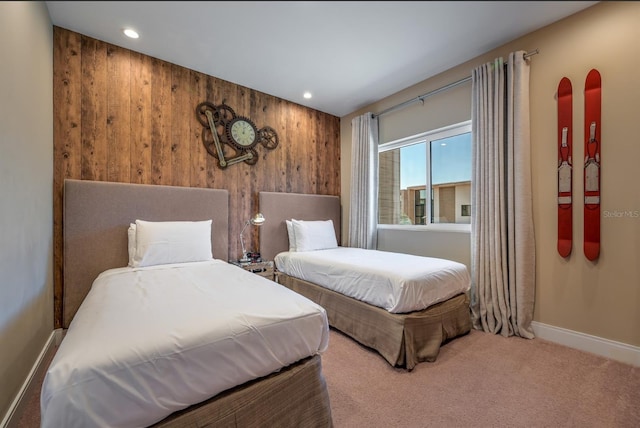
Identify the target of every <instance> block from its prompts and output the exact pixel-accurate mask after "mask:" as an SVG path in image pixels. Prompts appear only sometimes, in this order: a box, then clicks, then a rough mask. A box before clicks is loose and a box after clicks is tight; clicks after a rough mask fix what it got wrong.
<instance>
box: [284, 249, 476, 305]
mask: <svg viewBox="0 0 640 428" xmlns="http://www.w3.org/2000/svg"><path fill="white" fill-rule="evenodd" d="M275 263H276V267H277V269H278V271H279V272H281V273H284V274H286V275H289V276H293V277H296V278H299V279H302V280H305V281H309V282H312V283H315V284H319V285H322V286H323V287H326V288H328V289H330V290H333V291H336V292H338V293H341V294H344V295H345V296H349V297H353V298H354V299H357V300H360V301H362V302H366V303H369V304H371V305H373V306H377V307H380V308H382V309H385V310H387V311H389V312H390V313H396V314H397V313H407V312H413V311H419V310H422V309H426V308H428V307H429V306H432V305H434V304H436V303H440V302H443V301H445V300H448V299H450V298H451V297H454V296H456V295H458V294H461V293H466V292H468V291H469V284H470V277H469V272H468V270H467V267H466V266H465V265H463V264H462V263H458V262H455V261H452V260H445V259H439V258H433V257H420V256H414V255H410V254H401V253H391V252H386V251H378V250H365V249H362V248H349V247H336V248H329V249H322V250H316V251H304V252H291V251H284V252H281V253H279V254H278V255H276V257H275Z"/></svg>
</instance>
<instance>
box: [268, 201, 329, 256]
mask: <svg viewBox="0 0 640 428" xmlns="http://www.w3.org/2000/svg"><path fill="white" fill-rule="evenodd" d="M259 204H260V212H261V213H262V215H264V217H265V219H266V220H267V221H266V222H265V223H264V224H263V225H262V226H261V227H260V228H259V230H260V232H259V233H260V255H261V256H262V259H263V260H273V258H274V257H275V256H276V254H278V253H281V252H283V251H288V250H289V236H288V235H287V225H286V223H285V220H290V219H292V218H294V219H296V220H329V219H331V220H333V226H334V228H335V229H336V239H337V240H338V245H340V227H341V222H340V219H341V210H340V197H339V196H330V195H309V194H302V193H281V192H260V194H259Z"/></svg>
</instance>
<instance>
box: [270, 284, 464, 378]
mask: <svg viewBox="0 0 640 428" xmlns="http://www.w3.org/2000/svg"><path fill="white" fill-rule="evenodd" d="M278 282H279V283H280V284H282V285H284V286H285V287H287V288H290V289H292V290H293V291H296V292H297V293H299V294H302V295H303V296H305V297H307V298H308V299H310V300H312V301H314V302H316V303H318V304H319V305H320V306H322V307H324V308H325V310H326V311H327V316H328V319H329V325H331V327H334V328H335V329H337V330H340V331H341V332H343V333H345V334H347V335H348V336H350V337H352V338H353V339H355V340H357V341H358V342H360V343H361V344H363V345H365V346H367V347H370V348H373V349H375V350H376V351H378V352H379V353H380V355H382V356H383V357H384V358H385V359H386V360H387V361H388V362H389V364H391V365H392V366H394V367H403V368H406V369H408V370H411V369H413V368H414V367H415V365H416V364H418V363H419V362H422V361H435V360H436V358H437V357H438V353H439V352H440V346H441V345H442V344H443V343H445V342H446V341H448V340H451V339H453V338H455V337H458V336H462V335H465V334H467V333H468V332H469V331H470V330H471V314H470V310H469V296H468V295H467V294H459V295H457V296H454V297H452V298H450V299H449V300H446V301H444V302H441V303H438V304H435V305H433V306H430V307H429V308H427V309H424V310H422V311H416V312H410V313H406V314H393V313H390V312H388V311H386V310H384V309H382V308H378V307H376V306H372V305H370V304H368V303H364V302H361V301H359V300H356V299H353V298H351V297H347V296H345V295H343V294H340V293H337V292H335V291H332V290H329V289H326V288H323V287H321V286H318V285H316V284H313V283H310V282H307V281H304V280H301V279H297V278H294V277H291V276H289V275H286V274H283V273H278Z"/></svg>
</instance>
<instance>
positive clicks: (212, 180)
mask: <svg viewBox="0 0 640 428" xmlns="http://www.w3.org/2000/svg"><path fill="white" fill-rule="evenodd" d="M206 82H207V83H206V92H205V94H204V96H203V98H202V99H201V100H200V101H199V102H198V104H200V103H201V102H203V101H208V102H210V103H212V104H214V105H218V104H220V100H221V97H220V96H219V93H220V91H219V86H220V85H219V84H218V82H217V79H216V78H214V77H211V76H207V79H206ZM198 104H196V105H195V106H194V107H193V110H194V111H193V114H194V115H195V107H196V106H197V105H198ZM198 124H199V125H200V132H201V133H202V132H205V129H204V127H203V126H202V125H201V124H200V122H198ZM207 135H208V137H207V141H213V136H212V135H209V134H207ZM200 145H201V146H202V148H203V149H204V150H205V153H206V159H207V161H206V168H207V187H210V188H212V189H217V188H222V187H221V186H222V183H221V181H222V180H221V178H222V177H221V176H220V168H219V167H218V160H217V159H216V158H215V157H213V156H212V155H210V154H209V152H207V150H206V148H205V146H204V141H203V140H202V136H200Z"/></svg>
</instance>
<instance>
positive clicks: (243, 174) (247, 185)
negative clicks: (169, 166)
mask: <svg viewBox="0 0 640 428" xmlns="http://www.w3.org/2000/svg"><path fill="white" fill-rule="evenodd" d="M233 106H235V112H236V115H238V116H245V117H249V116H250V115H251V90H249V89H247V88H245V87H243V86H238V87H237V91H236V101H235V103H234V104H233ZM249 168H255V166H254V167H250V166H249V165H247V164H246V163H245V162H240V163H238V164H235V165H232V166H230V167H229V168H228V170H229V171H231V170H232V169H233V171H234V175H235V177H236V183H237V191H236V192H235V193H236V195H237V198H238V199H237V203H236V206H235V209H234V210H233V211H230V215H231V218H232V219H236V220H235V221H234V222H233V223H234V227H235V228H236V230H237V231H236V233H235V234H236V236H238V234H239V233H240V231H241V230H242V228H243V227H244V222H246V221H247V220H248V219H249V218H251V217H253V215H254V214H255V212H256V208H255V207H254V206H253V204H252V201H253V198H252V194H253V185H254V183H252V182H251V176H250V171H249ZM253 235H254V226H248V227H247V229H246V230H245V233H244V243H245V247H246V249H247V250H249V249H251V248H252V243H253ZM241 253H242V247H241V246H240V247H239V248H238V254H241Z"/></svg>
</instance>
